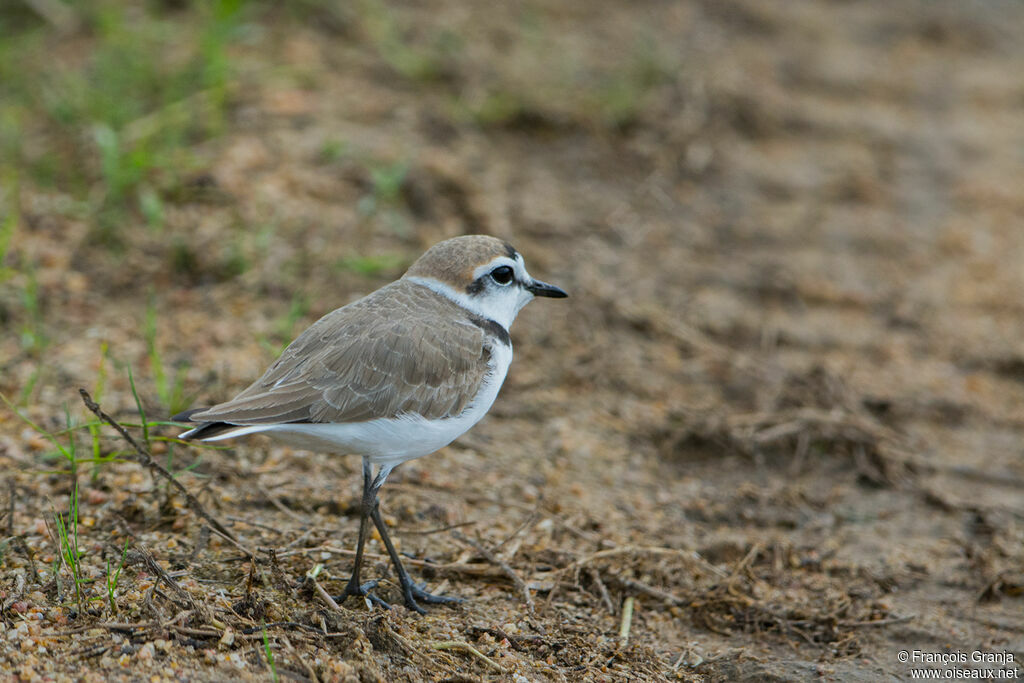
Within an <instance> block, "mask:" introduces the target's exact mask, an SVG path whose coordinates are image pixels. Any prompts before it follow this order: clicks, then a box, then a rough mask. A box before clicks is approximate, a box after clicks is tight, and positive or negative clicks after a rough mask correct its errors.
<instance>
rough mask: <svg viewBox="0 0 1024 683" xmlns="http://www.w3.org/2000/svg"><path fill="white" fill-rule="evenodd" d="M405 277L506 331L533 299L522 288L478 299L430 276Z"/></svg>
mask: <svg viewBox="0 0 1024 683" xmlns="http://www.w3.org/2000/svg"><path fill="white" fill-rule="evenodd" d="M405 279H406V280H408V281H409V282H412V283H414V284H417V285H421V286H423V287H426V288H427V289H429V290H431V291H434V292H437V293H438V294H440V295H441V296H443V297H445V298H447V299H451V300H452V301H454V302H455V303H457V304H458V305H459V306H462V307H463V308H465V309H466V310H467V311H469V312H470V313H475V314H476V315H478V316H480V317H482V318H486V319H487V320H493V321H494V322H496V323H498V324H499V325H501V326H502V327H504V328H505V330H506V331H508V329H509V328H510V327H511V326H512V321H514V320H515V319H516V315H517V314H518V313H519V311H520V310H522V308H523V306H525V305H526V304H528V303H529V302H530V300H531V299H533V294H531V293H530V292H527V291H526V290H524V289H516V290H513V291H510V292H509V295H510V296H503V297H500V298H499V297H489V298H486V299H480V298H474V297H471V296H469V295H468V294H466V293H465V292H460V291H458V290H457V289H455V288H454V287H452V286H451V285H449V284H448V283H446V282H441V281H440V280H436V279H434V278H432V277H420V276H418V275H412V276H406V277H405ZM514 292H518V295H514Z"/></svg>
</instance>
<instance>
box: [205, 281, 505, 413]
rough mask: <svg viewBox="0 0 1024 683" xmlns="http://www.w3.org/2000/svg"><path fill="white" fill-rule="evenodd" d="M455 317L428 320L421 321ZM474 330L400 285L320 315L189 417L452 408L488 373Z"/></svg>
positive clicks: (441, 304)
mask: <svg viewBox="0 0 1024 683" xmlns="http://www.w3.org/2000/svg"><path fill="white" fill-rule="evenodd" d="M439 315H440V316H441V318H442V319H446V320H451V321H458V322H456V323H454V324H452V323H445V324H443V325H431V324H430V323H429V321H430V320H434V321H436V320H437V319H438V318H437V316H439ZM489 359H490V349H489V347H488V345H487V338H486V335H485V334H484V331H483V330H482V329H481V328H480V327H479V326H478V325H477V324H474V322H473V321H472V319H471V318H470V317H469V314H467V313H466V312H465V311H464V310H463V309H462V308H461V307H459V306H457V305H456V304H454V303H452V302H449V301H448V300H447V299H444V298H443V297H441V296H440V295H438V294H436V293H434V292H431V291H430V290H427V289H425V288H423V287H419V286H417V285H413V284H410V283H407V282H398V283H393V284H391V285H388V286H387V287H384V288H382V289H380V290H378V291H377V292H374V293H373V294H371V295H370V296H368V297H366V298H364V299H360V300H359V301H357V302H355V303H352V304H349V305H348V306H345V307H344V308H339V309H338V310H336V311H334V312H333V313H329V314H328V315H326V316H324V317H323V318H321V319H320V320H318V321H317V322H316V323H314V324H313V325H312V326H311V327H310V328H309V329H307V330H306V331H305V332H303V333H302V334H301V335H299V337H298V338H297V339H296V340H295V341H294V342H292V343H291V344H290V345H289V346H288V348H287V349H285V351H284V353H283V354H281V357H280V358H278V359H277V361H275V362H274V364H273V365H271V366H270V368H269V369H268V370H267V372H266V373H265V374H264V375H263V377H261V378H260V379H258V380H257V381H256V382H254V383H253V384H252V386H250V387H249V388H248V389H246V390H245V391H243V392H242V393H240V394H239V395H238V396H236V397H235V398H233V399H231V400H230V401H228V402H226V403H221V404H220V405H217V406H214V407H212V408H210V409H208V410H205V411H202V412H198V413H194V414H192V415H191V416H190V419H191V420H193V421H196V422H227V423H230V424H269V423H282V422H363V421H366V420H372V419H375V418H378V417H395V416H397V415H401V414H407V413H409V414H417V415H422V416H423V417H426V418H441V417H452V416H455V415H458V414H459V413H461V412H462V411H463V410H464V409H465V408H466V406H467V405H468V404H469V402H470V401H471V400H472V399H473V397H474V396H475V395H476V394H477V392H478V390H479V389H480V385H481V384H482V382H483V380H484V377H485V376H486V374H487V372H488V365H487V364H488V361H489Z"/></svg>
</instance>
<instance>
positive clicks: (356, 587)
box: [334, 580, 391, 609]
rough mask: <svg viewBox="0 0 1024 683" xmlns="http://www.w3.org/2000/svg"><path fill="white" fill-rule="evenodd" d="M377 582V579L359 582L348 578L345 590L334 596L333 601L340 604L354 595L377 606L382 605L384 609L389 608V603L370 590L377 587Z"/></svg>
mask: <svg viewBox="0 0 1024 683" xmlns="http://www.w3.org/2000/svg"><path fill="white" fill-rule="evenodd" d="M378 583H380V582H379V581H377V580H373V581H367V582H366V583H363V584H360V583H357V582H356V581H352V580H350V581H349V582H348V585H346V586H345V590H344V591H342V592H341V595H338V596H336V597H335V598H334V601H335V602H337V603H339V604H340V603H342V602H345V600H347V599H348V598H350V597H352V596H354V595H355V596H359V597H361V598H364V599H366V600H369V601H370V602H371V603H373V604H374V605H377V606H378V607H383V608H384V609H391V605H389V604H388V603H386V602H384V601H383V600H381V599H380V598H378V597H377V596H376V595H374V594H373V593H371V592H370V591H372V590H373V589H374V588H376V587H377V584H378Z"/></svg>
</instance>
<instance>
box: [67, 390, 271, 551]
mask: <svg viewBox="0 0 1024 683" xmlns="http://www.w3.org/2000/svg"><path fill="white" fill-rule="evenodd" d="M78 393H79V394H81V396H82V401H83V402H84V403H85V407H86V408H88V409H89V410H91V411H92V412H93V414H94V415H96V417H98V418H99V419H100V420H102V421H103V422H106V423H107V424H108V425H110V426H111V427H113V428H114V430H115V431H117V433H118V434H120V435H121V438H123V439H124V440H125V441H127V442H128V445H129V446H131V447H132V449H134V451H135V456H136V457H135V460H136V461H137V462H138V463H139V464H140V465H142V466H143V467H146V468H148V469H149V470H150V471H151V472H154V473H156V474H157V475H158V476H160V477H163V478H164V479H166V480H167V481H168V483H170V484H171V486H173V487H174V488H175V489H177V491H178V492H179V493H181V495H183V496H184V497H185V501H186V502H187V503H188V506H189V508H191V510H192V512H194V513H196V514H197V515H199V516H200V517H202V518H203V519H204V520H206V522H207V523H208V524H209V525H210V527H211V528H213V530H214V531H216V532H217V533H218V534H220V535H221V536H223V537H224V538H225V539H226V540H228V541H229V542H230V543H231V544H232V545H234V546H235V547H236V548H238V549H239V550H241V551H242V552H243V553H245V554H246V555H247V556H248V557H249V558H250V559H251V558H252V557H253V553H252V551H251V550H249V549H248V548H246V547H245V546H244V545H242V544H241V543H240V542H239V541H238V539H237V538H235V535H234V534H232V533H231V532H230V531H228V530H227V528H226V527H225V526H224V525H223V524H221V523H220V522H218V521H217V520H216V519H215V518H214V517H213V516H212V515H210V513H208V512H207V511H206V508H204V507H203V505H202V503H200V502H199V500H198V499H197V498H196V497H195V496H193V495H192V494H191V493H190V492H189V490H188V489H187V488H185V486H184V485H183V484H182V483H181V482H180V481H178V480H177V479H175V477H174V475H173V474H171V473H170V472H168V471H167V469H166V468H164V467H163V466H162V465H161V464H160V463H158V462H156V461H155V460H153V456H151V455H150V454H149V451H147V450H146V449H145V448H143V447H142V446H141V445H140V444H139V442H138V441H136V440H135V439H134V437H132V435H131V434H129V433H128V430H127V429H125V428H124V427H122V426H121V424H120V423H119V422H118V421H117V420H115V419H114V418H112V417H111V416H110V415H107V414H106V413H105V412H103V409H102V408H100V406H99V404H98V403H96V401H94V400H92V396H90V395H89V392H88V391H86V390H85V389H79V390H78Z"/></svg>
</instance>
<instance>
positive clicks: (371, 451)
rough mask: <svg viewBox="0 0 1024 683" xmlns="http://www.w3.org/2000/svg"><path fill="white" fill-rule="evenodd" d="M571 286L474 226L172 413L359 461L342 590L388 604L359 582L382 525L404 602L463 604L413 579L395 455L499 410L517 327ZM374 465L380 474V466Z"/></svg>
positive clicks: (229, 434) (207, 438)
mask: <svg viewBox="0 0 1024 683" xmlns="http://www.w3.org/2000/svg"><path fill="white" fill-rule="evenodd" d="M567 296H568V294H567V293H566V292H565V290H563V289H561V288H560V287H557V286H555V285H552V284H548V283H546V282H542V281H541V280H538V279H536V278H534V277H533V276H531V275H530V274H529V272H527V270H526V265H525V263H524V261H523V257H522V255H521V254H520V253H519V252H518V251H517V250H516V249H515V248H514V247H512V245H510V244H509V243H508V242H506V241H504V240H502V239H499V238H496V237H492V236H488V235H463V236H460V237H454V238H451V239H447V240H444V241H442V242H439V243H437V244H435V245H434V246H432V247H430V248H429V249H428V250H427V251H426V252H425V253H424V254H423V255H422V256H420V257H419V258H418V259H417V260H416V261H415V262H413V264H412V265H411V266H410V267H409V268H408V270H407V271H406V272H405V274H403V275H402V277H401V278H399V279H398V280H395V281H394V282H391V283H390V284H387V285H385V286H383V287H381V288H380V289H378V290H376V291H374V292H372V293H370V294H368V295H367V296H365V297H363V298H361V299H358V300H357V301H354V302H352V303H350V304H348V305H346V306H342V307H341V308H338V309H336V310H334V311H332V312H330V313H328V314H327V315H325V316H323V317H322V318H320V319H319V320H317V321H316V322H315V323H313V324H312V325H311V326H310V327H309V328H308V329H306V330H305V331H304V332H302V333H301V334H300V335H299V336H298V337H296V338H295V340H294V341H293V342H292V343H291V344H289V345H288V346H287V348H285V350H284V351H283V352H282V353H281V355H280V356H279V357H278V358H277V360H276V361H274V362H273V363H272V364H271V365H270V367H269V368H268V369H267V370H266V372H265V373H264V374H263V376H262V377H260V378H259V379H257V380H256V381H255V382H253V383H252V384H251V385H250V386H249V387H248V388H247V389H245V390H244V391H242V392H241V393H240V394H238V395H237V396H235V397H234V398H232V399H231V400H229V401H226V402H224V403H219V404H217V405H214V406H212V407H207V408H193V409H190V410H186V411H185V412H183V413H180V414H178V415H175V416H174V417H173V418H172V420H174V421H175V422H178V423H181V424H182V425H184V426H189V425H194V426H192V427H191V429H189V430H188V431H185V432H183V433H182V434H180V435H179V438H181V439H186V440H199V441H204V442H212V441H221V440H223V439H232V438H237V437H245V436H250V435H253V434H263V435H266V436H268V437H271V438H272V439H274V440H276V441H279V442H282V443H284V444H287V445H290V446H293V447H297V448H300V449H304V450H311V451H317V452H325V453H330V454H341V455H359V456H361V457H362V476H363V490H362V497H361V501H360V520H359V536H358V540H357V544H356V553H355V565H354V567H353V569H352V574H351V576H350V578H349V581H348V583H347V584H346V586H345V589H344V591H343V592H342V593H341V595H340V596H338V600H343V599H347V598H349V597H353V596H362V597H363V598H364V599H367V600H371V601H372V602H374V603H376V604H379V605H382V606H384V607H390V605H388V604H387V603H386V602H384V601H383V600H382V599H381V598H379V597H378V596H376V595H375V593H374V592H373V589H374V588H376V587H377V581H367V582H365V583H364V582H362V581H361V574H360V569H361V565H362V559H363V547H364V545H365V543H366V536H367V532H368V530H369V524H370V522H372V523H373V524H374V525H375V526H376V528H377V531H378V532H379V533H380V537H381V539H382V540H383V542H384V546H385V547H386V548H387V552H388V555H389V556H390V558H391V562H392V564H393V565H394V568H395V572H396V574H397V576H398V581H399V584H400V586H401V590H402V595H403V598H404V602H405V605H406V606H407V607H408V608H410V609H412V610H414V611H416V612H419V613H421V614H423V613H425V610H424V609H423V608H422V607H421V606H420V602H423V603H425V604H453V603H458V602H461V601H462V600H461V599H460V598H457V597H453V596H442V595H434V594H431V593H429V592H427V591H426V590H425V585H423V584H416V583H414V582H413V581H412V579H411V577H410V576H409V573H408V572H407V571H406V570H405V567H404V566H403V565H402V561H401V559H400V558H399V555H398V552H397V551H396V549H395V546H394V544H393V543H392V541H391V538H390V536H389V535H388V531H387V526H386V525H385V523H384V521H383V518H382V516H381V512H380V503H379V498H378V494H379V492H380V489H381V487H382V486H383V485H384V481H385V480H386V479H387V477H388V475H389V474H390V473H391V471H392V470H393V469H394V468H395V467H397V466H398V465H400V464H402V463H403V462H406V461H408V460H412V459H414V458H420V457H423V456H425V455H429V454H431V453H434V452H435V451H437V450H439V449H441V448H443V447H444V446H447V445H448V444H450V443H451V442H452V441H454V440H455V439H456V438H458V437H459V436H461V435H462V434H464V433H465V432H467V431H468V430H469V429H470V428H471V427H473V425H475V424H476V423H477V422H479V421H480V419H481V418H483V417H484V415H486V414H487V412H488V411H489V410H490V408H491V406H492V404H493V403H494V400H495V398H496V397H497V395H498V391H499V390H500V389H501V385H502V383H503V382H504V380H505V376H506V375H507V373H508V368H509V364H510V363H511V362H512V341H511V338H510V336H509V327H510V326H511V325H512V322H513V321H514V320H515V318H516V315H517V314H518V313H519V311H520V310H522V308H523V307H524V306H525V305H526V304H528V303H529V302H530V301H532V300H533V299H534V298H535V297H549V298H564V297H567ZM374 467H376V471H374Z"/></svg>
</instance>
